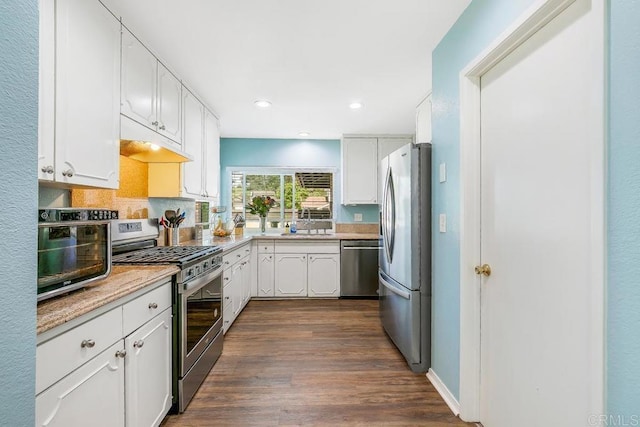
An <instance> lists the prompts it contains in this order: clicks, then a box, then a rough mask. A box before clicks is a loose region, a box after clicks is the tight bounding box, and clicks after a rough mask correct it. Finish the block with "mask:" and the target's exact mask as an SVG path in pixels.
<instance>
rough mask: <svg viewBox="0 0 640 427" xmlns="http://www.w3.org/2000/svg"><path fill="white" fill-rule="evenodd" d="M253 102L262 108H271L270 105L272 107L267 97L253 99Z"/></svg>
mask: <svg viewBox="0 0 640 427" xmlns="http://www.w3.org/2000/svg"><path fill="white" fill-rule="evenodd" d="M253 104H254V105H255V106H256V107H260V108H269V107H271V102H269V101H267V100H266V99H258V100H257V101H253Z"/></svg>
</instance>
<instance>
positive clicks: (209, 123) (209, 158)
mask: <svg viewBox="0 0 640 427" xmlns="http://www.w3.org/2000/svg"><path fill="white" fill-rule="evenodd" d="M203 158H204V162H203V173H204V194H205V196H206V197H208V198H215V199H216V200H218V201H219V196H220V129H219V127H218V118H217V117H216V116H214V115H213V113H211V112H210V111H209V110H205V113H204V147H203Z"/></svg>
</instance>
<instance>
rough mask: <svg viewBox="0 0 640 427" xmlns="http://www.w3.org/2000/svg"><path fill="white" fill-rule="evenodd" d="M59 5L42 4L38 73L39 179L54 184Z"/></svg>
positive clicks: (48, 2) (40, 7) (40, 3)
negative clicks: (57, 17)
mask: <svg viewBox="0 0 640 427" xmlns="http://www.w3.org/2000/svg"><path fill="white" fill-rule="evenodd" d="M55 6H56V5H55V2H52V1H48V0H40V1H39V5H38V9H39V12H40V14H39V15H40V34H39V70H38V71H39V72H38V81H39V84H38V179H39V180H45V181H53V178H54V172H55V169H54V165H55V158H54V156H55V151H54V147H55V117H56V115H55V108H56V106H55V101H56V98H55V91H56V75H55V63H56V59H55V53H56V36H55V35H56V32H55V28H56V19H55V17H56V12H55Z"/></svg>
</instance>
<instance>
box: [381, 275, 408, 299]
mask: <svg viewBox="0 0 640 427" xmlns="http://www.w3.org/2000/svg"><path fill="white" fill-rule="evenodd" d="M378 278H379V279H380V283H382V285H383V286H384V287H385V288H387V289H389V290H390V291H391V292H393V293H394V294H396V295H398V296H401V297H402V298H404V299H410V298H411V294H410V293H409V292H406V291H403V290H401V289H398V288H397V287H395V286H393V285H392V284H391V283H389V282H387V281H386V280H384V277H382V274H380V273H378Z"/></svg>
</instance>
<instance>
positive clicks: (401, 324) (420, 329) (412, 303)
mask: <svg viewBox="0 0 640 427" xmlns="http://www.w3.org/2000/svg"><path fill="white" fill-rule="evenodd" d="M378 278H379V282H380V289H379V294H380V296H379V298H380V319H381V321H382V326H383V327H384V329H385V331H386V332H387V334H388V335H389V338H391V340H392V341H393V342H394V344H395V345H396V347H397V348H398V350H400V353H402V355H403V356H404V358H405V359H406V360H407V363H408V365H409V367H410V368H411V370H412V371H413V372H426V371H427V370H428V368H429V361H430V357H429V356H430V355H429V354H426V353H427V352H428V348H429V347H428V346H426V345H425V344H426V342H425V341H424V340H425V339H427V338H428V337H429V331H426V330H424V329H425V327H426V326H427V325H428V323H427V324H426V325H425V322H424V321H425V319H424V316H425V315H427V314H428V313H430V310H429V309H428V308H427V307H430V306H427V307H425V306H424V305H425V304H430V301H429V297H426V296H424V295H422V294H421V293H420V291H412V290H409V289H407V288H404V287H403V286H400V285H399V284H397V283H394V281H393V280H391V279H390V278H387V277H385V276H384V274H383V273H380V274H379V276H378ZM423 299H425V301H422V300H423Z"/></svg>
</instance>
